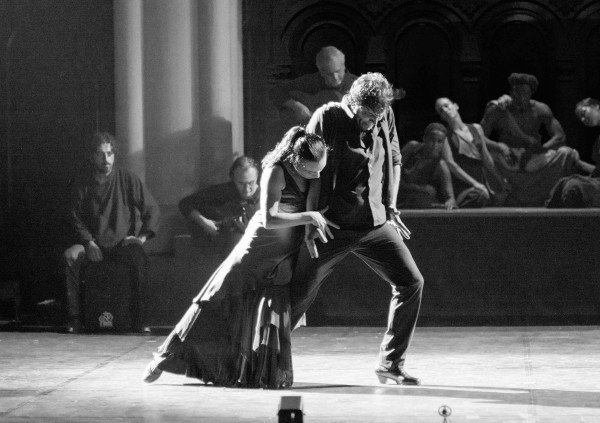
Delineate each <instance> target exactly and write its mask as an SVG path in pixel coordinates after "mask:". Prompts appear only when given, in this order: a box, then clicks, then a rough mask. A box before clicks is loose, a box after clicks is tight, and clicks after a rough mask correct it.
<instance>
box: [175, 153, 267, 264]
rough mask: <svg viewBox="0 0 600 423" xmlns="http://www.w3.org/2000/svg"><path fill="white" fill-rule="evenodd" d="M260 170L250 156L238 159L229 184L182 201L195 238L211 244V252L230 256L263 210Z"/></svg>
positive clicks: (183, 210)
mask: <svg viewBox="0 0 600 423" xmlns="http://www.w3.org/2000/svg"><path fill="white" fill-rule="evenodd" d="M258 177H259V168H258V164H257V163H256V162H255V161H254V159H252V158H250V157H246V156H242V157H238V158H237V159H235V161H234V162H233V164H232V165H231V168H230V170H229V178H230V180H229V181H228V182H225V183H222V184H218V185H213V186H210V187H208V188H204V189H201V190H199V191H198V192H195V193H194V194H191V195H189V196H187V197H185V198H184V199H183V200H181V201H180V202H179V210H180V211H181V213H182V214H183V215H184V216H185V217H186V218H188V219H189V220H190V222H191V231H192V236H193V237H194V238H196V239H202V240H205V241H208V243H209V246H210V249H211V251H214V252H216V253H217V254H219V255H221V256H227V255H228V254H229V252H230V251H231V249H233V247H234V246H235V245H236V244H237V242H238V241H239V240H240V239H241V237H242V235H243V234H244V231H245V230H246V225H247V224H248V221H249V220H250V219H251V218H252V216H254V213H255V212H256V210H258V208H259V207H260V204H259V199H260V189H259V186H258Z"/></svg>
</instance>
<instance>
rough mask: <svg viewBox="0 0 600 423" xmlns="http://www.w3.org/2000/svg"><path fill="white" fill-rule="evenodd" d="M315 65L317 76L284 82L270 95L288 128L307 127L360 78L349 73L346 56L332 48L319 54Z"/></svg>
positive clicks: (307, 76)
mask: <svg viewBox="0 0 600 423" xmlns="http://www.w3.org/2000/svg"><path fill="white" fill-rule="evenodd" d="M316 65H317V69H318V72H315V73H310V74H307V75H302V76H300V77H298V78H296V79H293V80H291V81H285V82H282V83H280V84H279V85H277V86H275V87H274V88H272V89H271V91H270V92H269V97H270V98H271V101H272V102H273V104H274V105H275V107H277V108H278V109H279V110H280V111H282V112H283V113H282V114H283V119H285V120H286V121H287V124H288V126H293V125H299V124H306V123H308V120H309V119H310V117H311V115H312V114H313V112H314V111H315V110H316V109H317V108H319V107H320V106H322V105H323V104H326V103H328V102H330V101H341V99H342V97H343V96H344V94H346V93H347V92H348V90H349V89H350V86H351V85H352V83H353V82H354V81H355V80H356V78H357V76H356V75H353V74H351V73H350V72H348V70H347V69H346V58H345V56H344V53H342V52H341V51H340V50H338V49H337V48H335V47H333V46H327V47H323V48H322V49H321V50H320V51H319V53H317V57H316Z"/></svg>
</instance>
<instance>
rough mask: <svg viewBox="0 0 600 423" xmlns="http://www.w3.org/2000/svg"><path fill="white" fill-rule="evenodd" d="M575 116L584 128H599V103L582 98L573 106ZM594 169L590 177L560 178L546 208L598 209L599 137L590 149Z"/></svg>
mask: <svg viewBox="0 0 600 423" xmlns="http://www.w3.org/2000/svg"><path fill="white" fill-rule="evenodd" d="M575 115H576V116H577V118H578V119H579V120H580V121H581V123H583V124H584V125H585V126H589V127H600V101H598V100H597V99H595V98H590V97H588V98H584V99H583V100H581V101H580V102H579V103H577V105H576V106H575ZM592 159H593V160H594V162H596V168H595V169H594V171H593V172H592V174H591V175H590V176H583V175H571V176H567V177H564V178H562V179H561V180H559V181H558V183H557V184H556V185H555V186H554V188H553V189H552V194H551V196H550V199H549V200H548V202H547V204H546V206H547V207H548V208H584V207H600V168H599V167H598V164H599V163H600V135H599V136H598V138H597V139H596V142H595V143H594V146H593V148H592Z"/></svg>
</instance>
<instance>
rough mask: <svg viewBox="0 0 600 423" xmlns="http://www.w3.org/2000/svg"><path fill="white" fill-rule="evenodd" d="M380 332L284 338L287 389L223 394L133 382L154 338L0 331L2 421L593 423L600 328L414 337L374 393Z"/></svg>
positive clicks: (309, 331)
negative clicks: (391, 378)
mask: <svg viewBox="0 0 600 423" xmlns="http://www.w3.org/2000/svg"><path fill="white" fill-rule="evenodd" d="M381 336H382V329H381V328H363V327H361V328H352V327H321V328H315V327H307V328H301V329H299V330H298V331H296V332H294V370H295V383H294V388H293V389H291V390H286V391H264V390H248V389H231V388H221V387H214V386H211V385H204V384H203V383H201V382H199V381H196V380H193V379H187V378H185V377H182V376H175V375H171V374H163V376H162V377H161V378H160V379H159V380H158V381H157V382H155V383H154V384H151V385H147V384H144V383H143V382H142V380H141V375H142V371H143V369H144V367H145V365H146V363H147V362H148V361H149V359H150V358H151V353H152V352H153V351H154V349H155V348H156V347H157V345H158V344H159V343H160V342H161V341H162V340H163V339H164V337H163V336H143V335H66V334H57V333H48V332H46V333H24V332H0V360H1V361H0V362H1V366H0V422H40V421H44V422H109V421H110V422H114V421H124V422H187V421H189V422H217V423H220V422H277V421H278V416H277V413H278V408H279V401H280V399H281V397H282V396H288V395H290V396H293V395H295V396H301V397H302V402H303V408H304V422H311V423H312V422H440V423H441V422H443V417H441V416H440V415H439V414H438V410H439V408H440V407H441V406H444V405H446V406H448V407H449V408H450V409H451V410H452V415H451V416H450V418H449V419H448V421H449V422H454V423H457V422H473V421H478V422H527V423H532V422H570V423H571V422H598V421H600V382H598V381H599V380H600V327H598V326H586V327H572V326H565V327H527V328H524V327H461V328H417V332H416V334H415V337H414V341H413V344H412V347H411V350H410V351H409V356H408V359H407V366H406V368H407V370H408V371H409V373H411V374H414V375H415V376H418V377H420V378H421V379H422V381H423V384H422V385H421V386H397V385H391V384H388V385H380V384H379V383H378V381H377V378H376V377H375V375H374V373H373V368H374V366H375V359H376V357H377V351H378V346H379V340H380V339H381Z"/></svg>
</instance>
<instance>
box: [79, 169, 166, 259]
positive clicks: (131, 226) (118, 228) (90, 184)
mask: <svg viewBox="0 0 600 423" xmlns="http://www.w3.org/2000/svg"><path fill="white" fill-rule="evenodd" d="M137 216H139V218H140V220H141V228H140V230H139V232H138V233H137V234H139V235H145V236H146V237H147V239H150V238H152V237H154V235H155V234H156V232H157V230H158V224H159V219H160V212H159V209H158V205H157V204H156V201H154V198H153V197H152V195H151V194H150V192H149V191H148V189H147V188H146V186H145V185H144V183H143V182H142V181H141V180H140V178H138V177H137V176H136V175H134V174H133V173H131V172H129V171H127V170H125V169H119V168H117V167H114V168H113V171H112V172H111V173H110V175H109V176H108V178H107V180H106V181H105V182H103V183H98V182H97V181H96V179H95V178H94V176H93V174H92V173H91V172H90V173H89V174H88V175H86V176H84V177H83V178H81V179H80V181H79V182H77V183H76V184H75V186H74V189H73V193H72V202H71V212H70V218H71V219H70V220H71V223H72V225H73V228H74V230H75V232H76V234H77V238H78V240H77V242H79V243H81V244H86V243H87V242H88V241H90V240H92V239H94V240H95V242H96V243H97V244H98V245H99V246H101V247H103V248H107V249H109V248H112V247H114V246H115V245H117V244H118V243H120V242H121V241H122V240H123V239H124V238H125V237H126V236H129V235H136V227H137V226H139V224H138V223H139V222H138V221H137Z"/></svg>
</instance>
